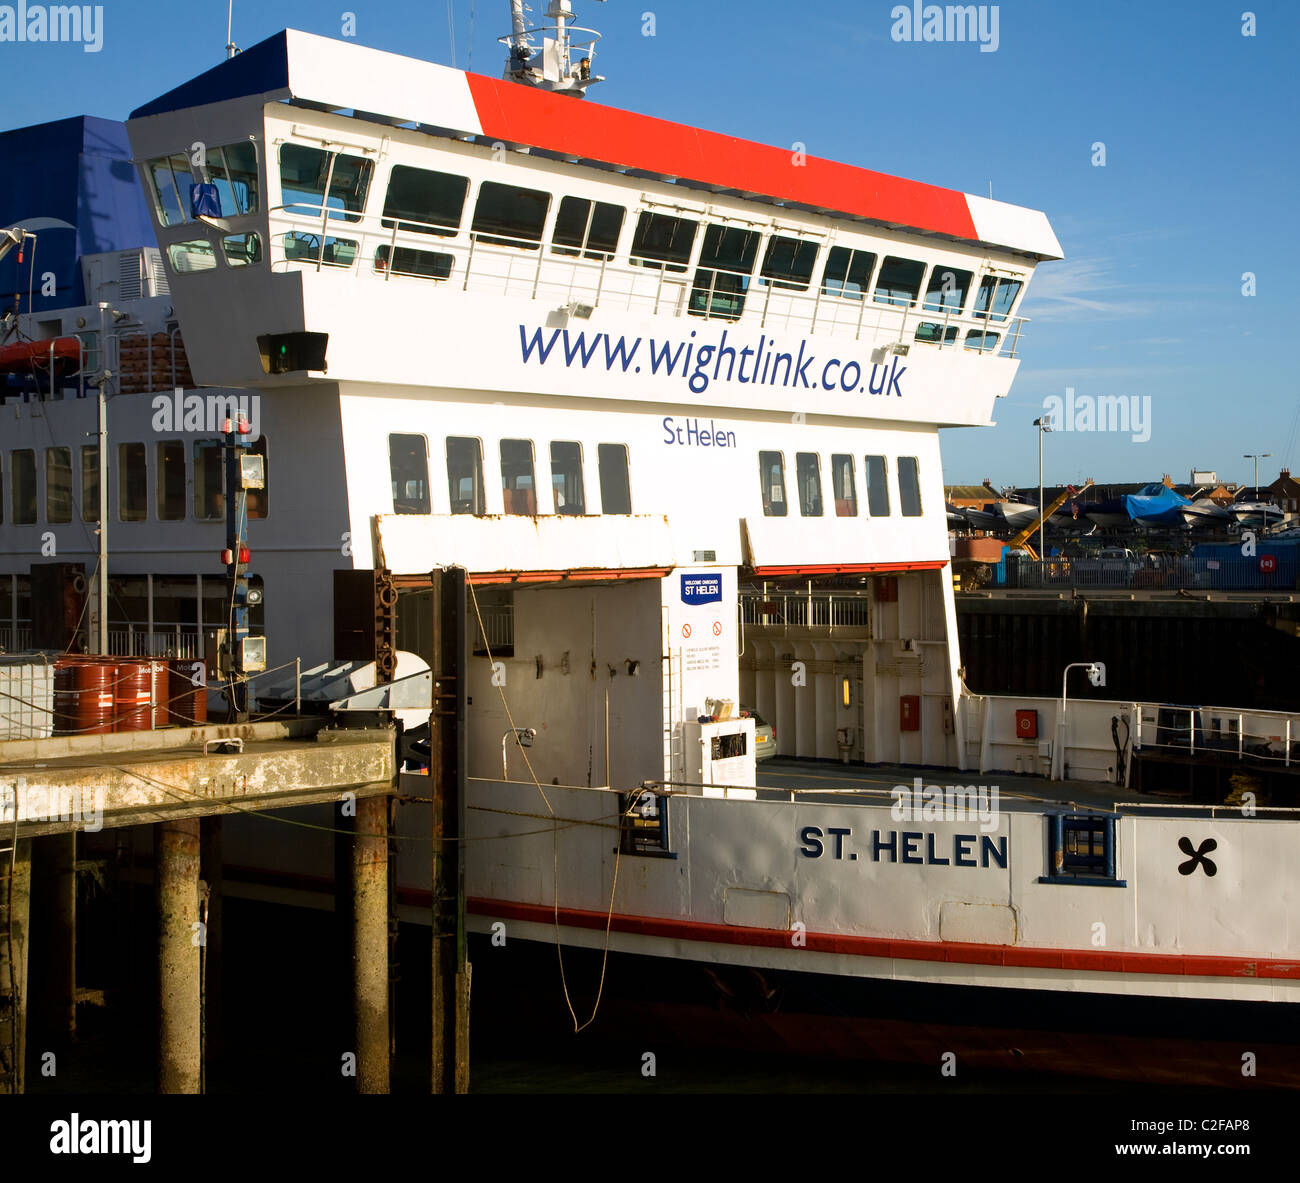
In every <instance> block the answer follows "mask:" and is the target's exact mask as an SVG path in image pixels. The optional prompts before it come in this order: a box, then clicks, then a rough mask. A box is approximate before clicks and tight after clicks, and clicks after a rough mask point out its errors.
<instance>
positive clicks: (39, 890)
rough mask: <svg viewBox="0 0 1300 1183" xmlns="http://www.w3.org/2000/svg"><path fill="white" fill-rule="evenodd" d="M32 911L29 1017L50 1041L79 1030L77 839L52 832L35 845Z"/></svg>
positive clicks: (65, 1037)
mask: <svg viewBox="0 0 1300 1183" xmlns="http://www.w3.org/2000/svg"><path fill="white" fill-rule="evenodd" d="M32 896H33V909H34V911H35V913H36V915H37V916H39V917H40V931H39V933H38V934H37V948H36V955H35V957H34V959H33V961H32V965H31V968H30V970H29V971H28V977H29V979H30V981H31V997H32V998H33V999H34V1000H35V1002H36V1006H35V1007H32V1008H30V1019H31V1022H32V1023H33V1025H34V1026H35V1028H37V1029H38V1030H39V1031H40V1033H41V1035H43V1036H45V1037H46V1038H49V1039H53V1040H55V1041H58V1042H63V1041H66V1040H68V1039H71V1038H72V1037H73V1036H74V1035H75V1034H76V1032H77V835H76V832H75V831H73V832H71V833H67V834H50V835H48V836H47V837H44V838H38V839H36V840H35V845H34V846H33V847H32Z"/></svg>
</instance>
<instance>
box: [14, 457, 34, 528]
mask: <svg viewBox="0 0 1300 1183" xmlns="http://www.w3.org/2000/svg"><path fill="white" fill-rule="evenodd" d="M9 482H10V495H11V496H10V500H11V502H12V504H13V510H14V525H15V526H30V525H31V524H32V523H33V522H35V521H36V453H35V452H34V451H33V450H32V449H31V448H21V449H19V450H18V451H16V452H11V453H10V454H9Z"/></svg>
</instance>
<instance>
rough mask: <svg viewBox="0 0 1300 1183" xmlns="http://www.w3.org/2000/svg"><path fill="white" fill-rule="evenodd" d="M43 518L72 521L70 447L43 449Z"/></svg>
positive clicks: (48, 520) (49, 520) (52, 520)
mask: <svg viewBox="0 0 1300 1183" xmlns="http://www.w3.org/2000/svg"><path fill="white" fill-rule="evenodd" d="M45 520H46V521H47V522H70V521H72V449H71V448H46V449H45Z"/></svg>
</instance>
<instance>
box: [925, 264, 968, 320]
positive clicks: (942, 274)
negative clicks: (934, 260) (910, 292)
mask: <svg viewBox="0 0 1300 1183" xmlns="http://www.w3.org/2000/svg"><path fill="white" fill-rule="evenodd" d="M970 281H971V272H969V271H958V270H957V269H956V268H955V267H945V266H944V265H943V264H942V263H940V264H937V265H936V266H935V268H934V270H933V271H931V272H930V286H929V287H927V288H926V290H925V310H926V311H927V312H951V313H953V314H954V315H956V314H957V313H960V312H961V310H962V308H963V307H965V305H966V293H967V292H969V291H970Z"/></svg>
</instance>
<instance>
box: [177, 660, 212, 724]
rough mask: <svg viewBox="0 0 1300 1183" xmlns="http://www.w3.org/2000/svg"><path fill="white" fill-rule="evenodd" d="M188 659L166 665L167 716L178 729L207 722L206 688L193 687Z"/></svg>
mask: <svg viewBox="0 0 1300 1183" xmlns="http://www.w3.org/2000/svg"><path fill="white" fill-rule="evenodd" d="M197 664H198V662H197V661H194V660H193V659H190V658H185V659H183V660H172V661H169V662H168V663H167V685H168V691H167V698H168V714H169V715H170V717H171V721H172V722H173V723H175V724H176V726H178V727H198V726H201V725H202V724H204V723H206V722H207V721H208V688H207V686H206V685H203V686H195V685H194V667H195V666H196V665H197Z"/></svg>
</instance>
